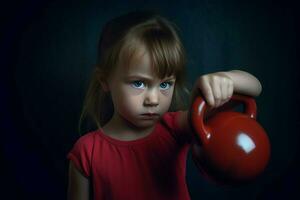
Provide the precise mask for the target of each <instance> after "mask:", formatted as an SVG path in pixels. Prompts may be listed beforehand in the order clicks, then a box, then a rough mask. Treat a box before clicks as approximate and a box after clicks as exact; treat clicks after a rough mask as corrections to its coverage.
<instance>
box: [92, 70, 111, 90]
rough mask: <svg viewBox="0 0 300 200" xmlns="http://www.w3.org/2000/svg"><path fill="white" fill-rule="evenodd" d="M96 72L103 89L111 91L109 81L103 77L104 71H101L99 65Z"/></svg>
mask: <svg viewBox="0 0 300 200" xmlns="http://www.w3.org/2000/svg"><path fill="white" fill-rule="evenodd" d="M95 73H96V77H97V79H98V81H99V83H100V86H101V88H102V90H103V91H104V92H108V91H109V87H108V83H107V81H106V79H105V78H104V77H103V73H101V70H100V69H99V68H98V67H97V66H96V69H95Z"/></svg>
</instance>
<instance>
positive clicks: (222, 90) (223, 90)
mask: <svg viewBox="0 0 300 200" xmlns="http://www.w3.org/2000/svg"><path fill="white" fill-rule="evenodd" d="M233 83H234V82H233V80H232V79H231V78H230V77H229V76H228V75H226V72H216V73H211V74H205V75H202V76H200V77H199V78H198V80H197V81H196V83H195V86H194V92H196V91H197V90H199V89H200V92H201V94H203V96H204V98H205V100H206V102H207V103H208V104H209V105H210V106H211V107H213V108H217V107H219V106H221V105H223V104H224V103H226V102H227V101H229V100H230V98H231V96H232V94H233V90H234V84H233Z"/></svg>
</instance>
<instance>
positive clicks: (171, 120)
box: [162, 111, 192, 143]
mask: <svg viewBox="0 0 300 200" xmlns="http://www.w3.org/2000/svg"><path fill="white" fill-rule="evenodd" d="M180 112H183V111H177V112H167V113H165V114H164V115H163V117H162V123H163V124H164V125H165V126H166V127H167V128H168V129H169V130H170V132H171V134H172V136H173V137H174V138H175V139H176V140H177V141H179V142H183V143H191V140H192V137H191V133H189V132H186V131H183V130H180V128H179V125H178V117H179V115H180Z"/></svg>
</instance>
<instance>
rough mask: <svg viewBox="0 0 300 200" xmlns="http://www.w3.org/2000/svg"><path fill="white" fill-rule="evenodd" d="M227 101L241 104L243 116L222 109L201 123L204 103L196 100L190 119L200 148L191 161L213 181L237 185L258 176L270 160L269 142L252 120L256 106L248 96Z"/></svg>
mask: <svg viewBox="0 0 300 200" xmlns="http://www.w3.org/2000/svg"><path fill="white" fill-rule="evenodd" d="M230 101H236V102H238V103H242V104H243V105H244V113H241V112H236V111H234V110H232V109H231V110H223V111H221V112H217V113H215V114H214V115H213V116H211V117H210V118H209V119H208V120H205V121H204V119H205V116H204V114H205V111H206V109H207V105H206V102H205V101H204V100H203V99H202V98H201V97H197V98H196V100H195V101H194V103H193V105H192V112H191V120H192V124H193V127H194V129H195V132H196V137H197V138H198V139H199V141H200V143H201V144H202V145H201V148H198V149H197V148H193V149H192V150H193V153H194V155H193V159H194V161H195V163H196V165H197V166H198V167H199V168H200V169H201V170H203V172H204V173H205V175H207V176H208V177H209V178H210V179H212V180H213V181H216V182H218V183H222V184H240V183H243V182H248V181H251V180H253V179H254V178H256V177H257V176H258V175H260V174H261V173H262V172H263V170H264V169H265V168H266V166H267V164H268V161H269V157H270V143H269V139H268V136H267V134H266V132H265V130H264V129H263V128H262V126H261V125H260V124H259V123H258V122H257V121H256V103H255V100H254V99H253V98H251V97H248V96H242V95H233V96H232V98H231V100H230Z"/></svg>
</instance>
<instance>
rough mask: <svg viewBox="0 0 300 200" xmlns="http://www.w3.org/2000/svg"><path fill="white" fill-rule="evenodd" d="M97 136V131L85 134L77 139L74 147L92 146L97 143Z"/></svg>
mask: <svg viewBox="0 0 300 200" xmlns="http://www.w3.org/2000/svg"><path fill="white" fill-rule="evenodd" d="M96 134H97V131H96V130H95V131H90V132H87V133H85V134H84V135H82V136H80V137H79V138H78V139H77V141H76V142H75V144H74V146H85V147H90V146H92V145H93V143H94V141H95V135H96Z"/></svg>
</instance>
